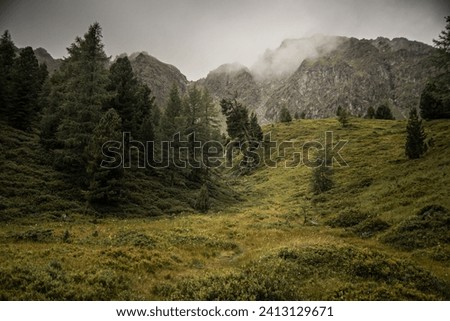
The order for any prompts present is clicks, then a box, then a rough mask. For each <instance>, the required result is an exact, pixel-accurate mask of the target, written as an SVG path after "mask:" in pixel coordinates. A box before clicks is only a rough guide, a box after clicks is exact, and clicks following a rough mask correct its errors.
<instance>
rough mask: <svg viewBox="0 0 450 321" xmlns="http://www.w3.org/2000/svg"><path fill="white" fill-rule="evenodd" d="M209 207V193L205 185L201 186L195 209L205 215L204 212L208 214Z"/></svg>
mask: <svg viewBox="0 0 450 321" xmlns="http://www.w3.org/2000/svg"><path fill="white" fill-rule="evenodd" d="M209 207H210V204H209V191H208V186H207V185H206V183H205V184H203V186H202V188H201V189H200V193H199V195H198V198H197V201H196V202H195V209H196V210H197V211H200V212H202V213H206V212H208V210H209Z"/></svg>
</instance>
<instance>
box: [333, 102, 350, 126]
mask: <svg viewBox="0 0 450 321" xmlns="http://www.w3.org/2000/svg"><path fill="white" fill-rule="evenodd" d="M336 114H337V116H338V121H339V122H340V123H341V126H342V127H347V126H348V125H349V117H350V115H349V113H348V111H347V109H346V108H342V107H341V106H339V107H338V110H337V113H336Z"/></svg>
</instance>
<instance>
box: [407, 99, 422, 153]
mask: <svg viewBox="0 0 450 321" xmlns="http://www.w3.org/2000/svg"><path fill="white" fill-rule="evenodd" d="M406 131H407V136H406V144H405V154H406V156H407V157H408V158H409V159H416V158H420V157H421V156H422V155H423V154H424V153H425V152H426V151H427V146H426V144H425V138H426V135H425V132H424V129H423V126H422V121H421V120H420V119H419V117H418V116H417V110H416V109H415V108H412V109H411V111H410V113H409V119H408V124H407V125H406Z"/></svg>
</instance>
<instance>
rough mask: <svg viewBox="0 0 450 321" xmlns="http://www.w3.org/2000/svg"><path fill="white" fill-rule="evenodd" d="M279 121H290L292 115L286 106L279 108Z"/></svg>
mask: <svg viewBox="0 0 450 321" xmlns="http://www.w3.org/2000/svg"><path fill="white" fill-rule="evenodd" d="M279 121H280V122H281V123H289V122H291V121H292V116H291V113H290V112H289V110H288V109H287V107H286V106H283V107H282V108H281V110H280V116H279Z"/></svg>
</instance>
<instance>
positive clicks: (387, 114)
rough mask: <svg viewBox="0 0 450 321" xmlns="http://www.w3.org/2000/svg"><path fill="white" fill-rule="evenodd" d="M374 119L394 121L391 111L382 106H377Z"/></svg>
mask: <svg viewBox="0 0 450 321" xmlns="http://www.w3.org/2000/svg"><path fill="white" fill-rule="evenodd" d="M375 119H388V120H393V119H395V118H394V116H393V115H392V112H391V109H390V108H389V107H388V106H387V105H385V104H383V105H380V106H378V108H377V110H376V111H375Z"/></svg>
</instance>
